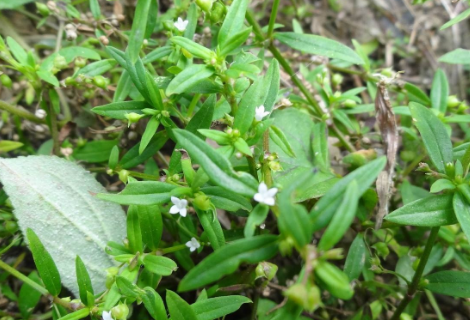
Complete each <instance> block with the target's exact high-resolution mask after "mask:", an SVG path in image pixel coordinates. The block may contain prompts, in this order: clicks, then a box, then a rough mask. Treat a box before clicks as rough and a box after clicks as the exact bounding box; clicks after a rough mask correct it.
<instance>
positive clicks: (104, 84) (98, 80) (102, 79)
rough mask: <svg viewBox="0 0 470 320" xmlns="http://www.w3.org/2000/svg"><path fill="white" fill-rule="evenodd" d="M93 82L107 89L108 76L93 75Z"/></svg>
mask: <svg viewBox="0 0 470 320" xmlns="http://www.w3.org/2000/svg"><path fill="white" fill-rule="evenodd" d="M93 84H94V85H95V86H97V87H99V88H102V89H105V90H106V89H107V81H106V78H105V77H103V76H94V77H93Z"/></svg>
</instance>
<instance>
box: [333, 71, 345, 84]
mask: <svg viewBox="0 0 470 320" xmlns="http://www.w3.org/2000/svg"><path fill="white" fill-rule="evenodd" d="M343 80H344V78H343V76H342V75H340V74H339V73H335V74H334V75H333V77H332V78H331V82H332V83H333V86H335V87H336V86H339V85H340V84H341V83H342V82H343Z"/></svg>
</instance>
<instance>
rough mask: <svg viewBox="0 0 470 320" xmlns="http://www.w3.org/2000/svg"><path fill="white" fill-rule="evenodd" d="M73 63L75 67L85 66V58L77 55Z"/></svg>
mask: <svg viewBox="0 0 470 320" xmlns="http://www.w3.org/2000/svg"><path fill="white" fill-rule="evenodd" d="M74 64H75V66H76V67H79V68H83V67H84V66H86V59H83V58H81V57H78V58H77V59H75V61H74Z"/></svg>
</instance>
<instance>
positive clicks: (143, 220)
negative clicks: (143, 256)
mask: <svg viewBox="0 0 470 320" xmlns="http://www.w3.org/2000/svg"><path fill="white" fill-rule="evenodd" d="M135 209H136V210H137V213H138V216H139V221H140V230H141V232H142V241H143V243H144V244H145V245H146V246H147V248H149V249H150V250H156V249H157V248H158V245H159V244H160V240H161V238H162V233H163V221H162V214H161V212H160V208H159V207H158V206H157V205H154V206H135Z"/></svg>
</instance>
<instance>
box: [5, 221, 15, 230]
mask: <svg viewBox="0 0 470 320" xmlns="http://www.w3.org/2000/svg"><path fill="white" fill-rule="evenodd" d="M5 230H6V231H8V232H10V233H15V232H16V231H18V224H17V223H16V222H15V221H11V220H10V221H6V222H5Z"/></svg>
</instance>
